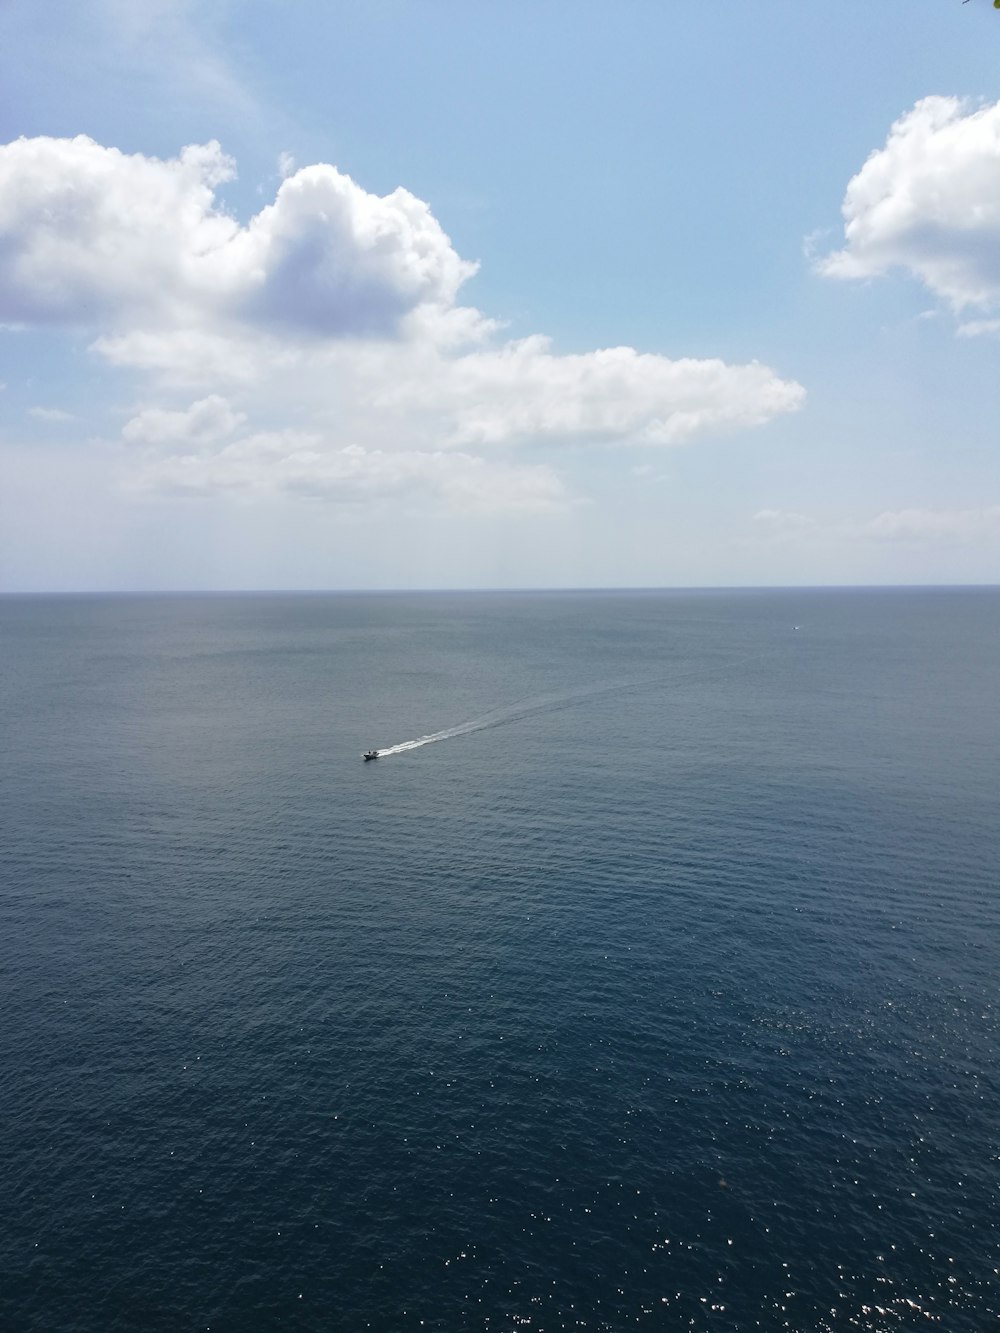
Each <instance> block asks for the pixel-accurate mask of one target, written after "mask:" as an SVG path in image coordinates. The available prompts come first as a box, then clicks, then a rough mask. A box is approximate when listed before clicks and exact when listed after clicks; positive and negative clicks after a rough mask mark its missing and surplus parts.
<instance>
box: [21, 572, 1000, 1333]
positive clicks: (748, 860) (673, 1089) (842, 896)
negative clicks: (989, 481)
mask: <svg viewBox="0 0 1000 1333" xmlns="http://www.w3.org/2000/svg"><path fill="white" fill-rule="evenodd" d="M998 686H1000V592H998V591H996V590H988V589H982V590H945V589H940V590H901V591H890V590H885V591H882V590H864V591H861V590H832V589H831V590H821V591H802V590H794V591H760V592H749V591H745V592H721V591H718V592H662V593H657V592H635V593H627V592H620V593H582V592H581V593H491V594H483V593H475V594H474V593H465V594H459V593H440V594H408V595H403V594H399V595H396V594H379V595H360V594H359V595H325V594H324V595H320V594H316V595H291V594H289V595H279V594H273V595H271V594H268V595H264V594H261V595H221V594H220V595H212V596H187V595H177V596H156V597H146V596H117V597H110V596H109V597H103V596H93V597H89V596H88V597H6V598H0V737H2V745H0V995H2V1000H3V1008H2V1013H3V1021H2V1024H0V1113H2V1120H0V1123H2V1126H3V1133H2V1135H0V1179H2V1181H3V1206H2V1208H0V1255H2V1263H0V1329H3V1330H11V1331H12V1333H28V1331H29V1330H30V1331H32V1333H33V1331H34V1330H44V1331H45V1333H49V1331H56V1330H58V1331H59V1333H116V1331H118V1330H121V1331H123V1333H124V1331H126V1330H129V1331H130V1330H148V1331H158V1330H164V1331H167V1330H170V1331H172V1330H202V1329H204V1330H213V1331H219V1333H254V1331H255V1330H262V1331H270V1330H278V1329H291V1330H316V1333H321V1331H326V1330H350V1333H355V1331H358V1333H360V1330H365V1329H372V1330H378V1331H379V1333H395V1331H396V1330H400V1331H401V1333H406V1331H408V1330H421V1329H424V1330H438V1331H440V1333H451V1331H452V1330H481V1331H483V1333H485V1331H486V1330H497V1331H498V1333H514V1331H515V1330H530V1331H531V1333H555V1330H569V1329H578V1330H620V1329H626V1328H631V1327H634V1326H640V1327H646V1328H649V1329H698V1330H725V1331H730V1330H757V1329H761V1330H772V1329H773V1330H779V1329H788V1330H795V1331H796V1333H826V1331H830V1333H833V1331H834V1330H836V1331H838V1333H839V1330H844V1329H852V1330H853V1329H857V1330H866V1331H868V1333H876V1331H879V1333H881V1331H882V1330H910V1329H914V1330H915V1329H926V1328H939V1329H941V1330H942V1331H943V1333H961V1331H964V1330H970V1331H974V1333H978V1331H980V1330H985V1329H987V1328H993V1327H995V1326H996V1325H997V1321H998V1320H1000V1278H998V1267H1000V1251H998V1240H1000V1199H998V1178H1000V1177H998V1173H1000V705H998ZM416 741H420V742H421V743H420V744H419V745H411V744H409V743H410V742H416ZM370 746H376V747H379V748H380V749H381V750H383V751H391V752H390V753H383V754H382V756H381V757H380V758H379V760H377V761H376V762H372V763H364V762H363V761H362V759H361V753H362V751H364V750H365V749H367V748H368V747H370Z"/></svg>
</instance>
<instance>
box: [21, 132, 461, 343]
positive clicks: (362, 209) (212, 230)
mask: <svg viewBox="0 0 1000 1333" xmlns="http://www.w3.org/2000/svg"><path fill="white" fill-rule="evenodd" d="M234 175H235V164H234V163H233V161H232V159H231V158H229V157H227V156H226V154H225V153H223V152H222V150H221V148H220V147H219V145H218V144H217V143H209V144H203V145H195V146H192V147H188V148H185V149H184V150H183V151H182V152H181V154H180V156H179V157H177V158H172V159H170V160H168V161H161V160H160V159H158V158H151V157H145V156H143V155H142V154H140V153H132V154H126V153H122V152H120V151H119V150H118V149H116V148H105V147H103V146H102V145H100V144H98V143H95V142H94V141H93V140H92V139H88V138H86V137H85V136H79V137H77V138H75V139H53V138H46V137H41V138H35V139H23V138H22V139H18V140H15V141H14V142H13V143H9V144H6V145H3V146H0V255H2V257H3V262H2V263H0V320H4V321H7V322H10V323H29V324H35V323H65V324H72V325H82V326H91V325H97V326H101V325H104V324H110V325H112V326H113V327H117V326H125V327H139V328H147V327H148V326H149V325H150V324H151V323H153V324H158V323H163V324H167V325H168V326H176V325H182V326H184V325H187V324H190V323H191V322H192V321H199V320H200V321H206V320H207V321H213V320H214V321H233V322H235V323H237V324H250V325H253V326H257V327H261V326H262V327H268V326H279V327H282V328H287V329H288V330H290V331H292V332H297V333H315V334H322V335H324V336H328V337H338V336H341V337H342V336H352V335H363V336H372V335H379V336H385V337H391V336H395V335H396V334H397V333H398V332H399V328H400V322H401V320H402V319H403V318H404V317H405V316H406V315H408V314H410V313H411V312H412V311H414V310H416V309H417V308H418V307H420V306H421V305H443V306H450V305H452V304H453V302H454V298H455V295H456V293H457V291H458V288H459V286H460V285H461V284H462V282H464V281H465V279H466V278H468V277H469V276H471V274H472V273H474V272H475V265H474V264H470V263H467V262H466V261H464V260H462V259H460V258H459V256H458V255H457V254H456V253H455V250H454V249H453V248H452V245H451V242H450V241H449V240H448V237H447V236H446V235H445V234H444V232H443V230H442V229H441V226H440V224H439V223H438V222H437V220H436V219H435V218H434V216H433V214H432V213H431V211H430V209H429V208H428V206H427V205H426V204H425V203H424V202H423V201H422V200H420V199H417V198H416V197H415V196H414V195H412V194H410V193H409V191H407V190H404V189H397V190H394V191H393V192H392V194H390V195H387V196H385V197H384V198H382V197H379V196H377V195H373V194H369V193H368V192H367V191H365V190H363V189H362V188H361V187H360V186H358V185H356V184H355V183H354V181H352V180H351V178H350V177H349V176H345V175H343V174H342V173H341V172H339V171H338V170H337V169H336V167H332V166H329V165H325V164H321V165H317V166H311V167H304V168H302V170H300V171H297V172H295V173H294V174H293V175H291V176H290V177H288V179H286V180H284V181H282V183H281V185H280V187H279V189H278V193H277V196H276V198H275V200H274V203H273V204H269V205H268V206H267V207H266V208H264V209H262V210H261V211H260V212H259V213H257V214H256V216H255V217H253V218H252V219H251V220H250V223H249V224H248V225H247V226H245V227H244V226H241V225H240V224H239V223H238V222H236V221H235V219H233V218H232V217H230V216H229V215H228V214H227V213H226V212H225V211H224V210H222V209H221V208H220V207H219V205H218V203H217V200H216V197H215V192H216V189H217V187H218V186H219V185H221V184H222V183H224V182H225V181H227V180H230V179H232V177H233V176H234Z"/></svg>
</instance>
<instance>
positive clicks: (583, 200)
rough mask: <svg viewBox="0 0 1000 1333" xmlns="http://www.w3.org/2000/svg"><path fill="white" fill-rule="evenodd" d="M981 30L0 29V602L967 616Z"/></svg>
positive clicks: (181, 13)
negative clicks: (305, 600) (430, 601)
mask: <svg viewBox="0 0 1000 1333" xmlns="http://www.w3.org/2000/svg"><path fill="white" fill-rule="evenodd" d="M998 371H1000V13H998V12H996V11H995V10H994V9H993V6H992V3H991V0H970V2H969V3H968V4H964V5H963V4H961V3H960V0H879V3H878V4H877V5H875V4H870V3H862V0H851V2H845V3H840V4H826V5H819V4H809V5H805V4H802V2H801V0H755V3H752V4H742V5H737V4H718V5H707V4H704V3H700V4H699V3H694V2H693V0H690V2H689V3H681V2H680V0H669V2H668V3H654V2H653V0H616V2H615V3H614V4H612V3H610V0H603V2H601V3H597V2H596V0H544V3H538V0H532V3H527V2H526V0H505V3H504V4H499V3H496V4H494V3H490V2H488V0H478V2H475V0H420V3H415V2H414V0H409V2H408V3H404V2H403V0H366V3H365V4H363V5H358V4H357V3H340V0H280V3H279V0H45V3H44V4H39V3H38V0H0V385H2V387H0V592H45V591H79V592H87V591H106V590H121V591H131V590H147V589H148V590H171V589H177V590H181V589H192V590H203V589H204V590H209V589H367V588H372V589H380V588H398V589H402V588H462V587H468V588H484V587H506V588H514V587H527V588H530V587H620V586H624V587H697V586H753V585H765V586H775V585H781V586H784V585H828V584H834V585H847V584H874V585H884V584H974V583H987V584H990V583H1000V468H998V446H1000V373H998Z"/></svg>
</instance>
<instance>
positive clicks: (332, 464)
mask: <svg viewBox="0 0 1000 1333" xmlns="http://www.w3.org/2000/svg"><path fill="white" fill-rule="evenodd" d="M178 415H180V414H178ZM132 485H133V486H135V487H137V488H139V489H143V490H148V491H158V492H161V493H167V494H187V495H209V494H213V493H219V492H227V493H229V494H234V495H235V494H242V495H248V496H260V495H275V494H279V495H280V494H284V495H293V496H297V497H300V498H305V499H313V500H327V501H334V502H338V503H341V504H358V503H371V502H373V501H375V502H377V501H384V500H403V501H409V502H417V503H420V502H426V501H428V500H429V501H430V502H431V503H433V504H437V505H440V506H441V507H443V508H445V509H448V510H452V511H455V512H469V511H474V512H475V511H490V510H495V511H503V510H507V511H511V510H514V511H528V512H531V511H535V512H544V511H550V510H554V509H561V508H565V507H567V506H568V505H569V504H571V503H572V502H573V501H572V498H571V496H570V495H569V494H568V492H567V491H566V488H565V487H564V485H563V483H562V482H561V480H560V479H559V477H558V476H557V475H556V474H555V473H554V472H553V471H552V469H551V468H549V467H545V466H527V467H525V466H510V465H506V464H497V463H494V462H491V461H487V460H485V459H482V458H476V457H474V456H472V455H469V454H464V453H444V452H442V451H436V452H430V453H427V452H422V451H414V450H411V451H406V452H392V451H387V450H381V449H374V450H369V449H365V448H363V447H362V446H360V445H347V446H344V447H338V445H337V444H336V443H334V442H331V441H330V440H329V439H327V438H324V437H323V436H321V435H318V434H312V435H310V434H305V433H302V432H297V431H291V430H285V431H272V432H260V433H258V434H252V435H247V436H245V437H243V438H240V439H237V440H234V441H232V442H231V443H228V444H226V445H224V446H223V447H222V448H220V449H217V450H214V451H213V450H206V451H201V452H198V453H190V452H189V453H182V454H174V455H171V456H169V457H166V458H163V457H159V458H150V459H148V460H147V462H146V464H145V466H144V467H143V468H142V469H141V470H140V471H139V472H137V473H135V474H133V478H132Z"/></svg>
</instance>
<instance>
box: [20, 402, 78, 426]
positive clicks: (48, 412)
mask: <svg viewBox="0 0 1000 1333" xmlns="http://www.w3.org/2000/svg"><path fill="white" fill-rule="evenodd" d="M28 416H29V417H34V418H35V420H36V421H45V422H47V423H48V424H49V425H52V426H64V425H66V423H67V422H69V421H75V420H76V418H75V417H74V416H73V413H72V412H66V411H64V410H63V408H61V407H29V408H28Z"/></svg>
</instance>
